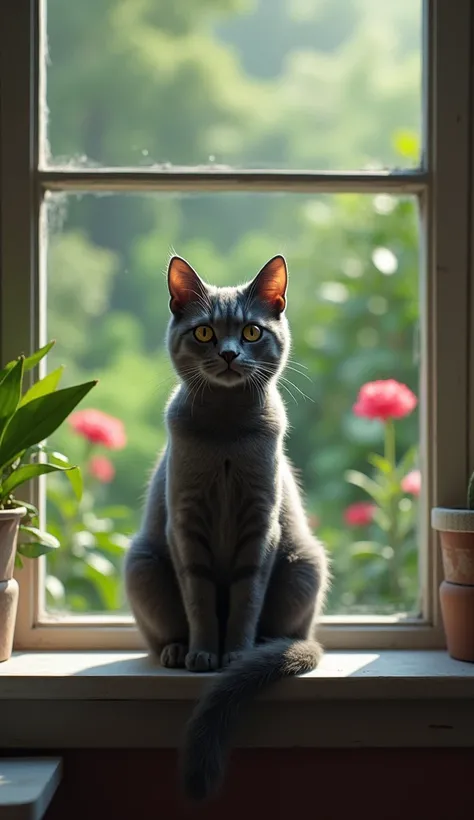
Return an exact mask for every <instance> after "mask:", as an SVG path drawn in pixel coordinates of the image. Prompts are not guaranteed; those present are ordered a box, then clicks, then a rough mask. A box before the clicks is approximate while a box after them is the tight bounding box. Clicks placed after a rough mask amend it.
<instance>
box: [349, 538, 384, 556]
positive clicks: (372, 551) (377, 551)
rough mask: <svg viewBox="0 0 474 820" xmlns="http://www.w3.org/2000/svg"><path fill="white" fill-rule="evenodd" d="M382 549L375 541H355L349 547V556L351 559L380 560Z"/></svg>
mask: <svg viewBox="0 0 474 820" xmlns="http://www.w3.org/2000/svg"><path fill="white" fill-rule="evenodd" d="M382 550H383V547H382V545H381V544H378V543H377V542H376V541H356V542H355V543H354V544H351V546H350V550H349V551H350V554H351V557H352V558H358V559H359V560H361V559H373V558H380V557H381V555H382Z"/></svg>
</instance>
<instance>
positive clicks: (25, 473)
mask: <svg viewBox="0 0 474 820" xmlns="http://www.w3.org/2000/svg"><path fill="white" fill-rule="evenodd" d="M73 469H77V468H76V467H74V468H73V467H62V466H59V465H57V464H48V463H46V462H44V463H40V464H24V465H23V466H22V467H18V469H17V470H14V471H13V473H10V475H9V476H8V478H6V479H5V481H4V482H3V485H2V491H1V494H2V496H6V495H10V493H11V492H13V490H14V489H15V488H16V487H19V486H20V484H24V483H25V482H26V481H30V480H31V479H32V478H36V477H37V476H39V475H45V474H46V473H56V472H64V471H66V470H73Z"/></svg>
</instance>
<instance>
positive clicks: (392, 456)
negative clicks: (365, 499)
mask: <svg viewBox="0 0 474 820" xmlns="http://www.w3.org/2000/svg"><path fill="white" fill-rule="evenodd" d="M385 458H386V460H387V461H388V462H389V464H390V471H391V474H392V476H393V477H394V473H395V470H396V467H397V461H396V459H397V455H396V445H395V424H394V423H393V419H387V421H386V422H385ZM396 502H397V499H396V496H394V494H393V493H391V495H390V499H389V503H388V517H389V521H390V526H389V530H388V533H387V535H388V539H389V546H390V547H391V548H392V550H393V557H392V558H391V559H390V586H391V588H392V595H393V597H394V598H395V599H399V598H400V595H401V589H400V580H399V577H398V575H399V567H398V554H397V552H398V548H399V545H398V544H397V508H396Z"/></svg>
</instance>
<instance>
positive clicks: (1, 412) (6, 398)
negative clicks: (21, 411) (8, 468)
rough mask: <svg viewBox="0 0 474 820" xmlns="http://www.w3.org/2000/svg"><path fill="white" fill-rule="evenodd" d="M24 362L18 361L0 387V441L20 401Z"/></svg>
mask: <svg viewBox="0 0 474 820" xmlns="http://www.w3.org/2000/svg"><path fill="white" fill-rule="evenodd" d="M24 361H25V360H24V359H23V358H20V359H18V361H17V362H15V364H14V365H13V367H12V368H11V370H10V371H9V372H8V373H7V374H6V376H5V378H4V379H3V381H2V383H1V385H0V440H1V438H2V435H3V432H4V430H5V428H6V427H7V425H8V422H9V421H10V419H11V418H12V416H13V415H14V413H15V410H16V409H17V407H18V403H19V401H20V399H21V385H22V379H23V368H24Z"/></svg>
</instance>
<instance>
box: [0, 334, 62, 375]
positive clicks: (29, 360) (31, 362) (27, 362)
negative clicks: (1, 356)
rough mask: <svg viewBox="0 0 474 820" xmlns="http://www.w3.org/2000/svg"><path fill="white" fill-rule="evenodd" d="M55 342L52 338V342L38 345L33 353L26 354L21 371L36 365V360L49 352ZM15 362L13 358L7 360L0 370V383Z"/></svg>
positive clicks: (25, 371)
mask: <svg viewBox="0 0 474 820" xmlns="http://www.w3.org/2000/svg"><path fill="white" fill-rule="evenodd" d="M55 344H56V340H55V339H53V341H52V342H48V344H47V345H44V347H40V348H39V350H36V351H35V353H32V354H31V356H26V357H25V358H24V364H23V372H24V373H27V371H28V370H32V368H33V367H36V365H37V364H38V362H40V361H41V359H44V357H45V356H46V354H47V353H49V351H50V350H51V348H52V347H54V345H55ZM16 362H17V360H15V361H13V362H8V364H6V365H5V367H4V368H3V370H1V371H0V383H1V382H2V380H3V379H4V378H5V376H6V375H7V373H9V371H10V370H11V369H12V368H13V367H15V364H16Z"/></svg>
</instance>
